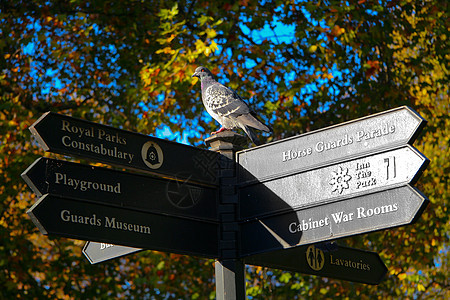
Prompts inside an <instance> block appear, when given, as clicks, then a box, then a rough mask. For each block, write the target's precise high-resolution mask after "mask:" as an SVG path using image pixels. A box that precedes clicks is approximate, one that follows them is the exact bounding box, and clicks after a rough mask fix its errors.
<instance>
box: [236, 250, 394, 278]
mask: <svg viewBox="0 0 450 300" xmlns="http://www.w3.org/2000/svg"><path fill="white" fill-rule="evenodd" d="M332 245H333V244H332ZM322 249H323V248H322V247H319V246H317V245H310V246H303V247H298V248H294V249H288V250H280V251H275V252H269V253H263V254H257V255H252V256H249V257H246V258H245V263H247V264H251V265H257V266H265V267H271V268H276V269H282V270H288V271H293V272H300V273H303V274H310V275H317V276H323V277H330V278H336V279H343V280H349V281H355V282H361V283H367V284H379V283H380V282H381V280H382V279H383V278H384V276H385V275H386V273H387V268H386V266H385V264H384V263H383V261H382V260H381V258H380V256H379V255H378V254H377V253H375V252H369V251H364V250H359V249H353V248H349V247H343V246H336V249H333V250H331V251H326V250H325V251H323V250H322Z"/></svg>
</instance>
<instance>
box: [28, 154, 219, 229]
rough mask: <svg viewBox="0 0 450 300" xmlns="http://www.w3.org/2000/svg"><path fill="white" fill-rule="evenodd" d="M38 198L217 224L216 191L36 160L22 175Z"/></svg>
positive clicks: (173, 182) (81, 166)
mask: <svg viewBox="0 0 450 300" xmlns="http://www.w3.org/2000/svg"><path fill="white" fill-rule="evenodd" d="M22 177H23V178H24V180H25V181H26V182H27V183H28V185H29V186H30V187H31V189H32V190H33V191H34V192H35V193H36V194H37V195H38V196H42V195H44V194H47V193H50V194H53V195H60V196H62V197H67V196H69V195H70V198H76V199H80V200H83V201H92V202H95V203H99V204H100V203H103V204H105V205H110V206H116V207H120V208H126V209H135V210H139V211H143V212H154V213H160V214H166V215H173V216H181V217H188V218H193V219H199V220H212V221H218V215H217V209H216V207H217V191H216V188H212V187H207V186H203V185H199V184H194V183H190V182H189V180H186V181H177V180H170V179H162V178H152V177H148V176H145V175H142V174H136V173H130V172H123V171H117V170H111V169H106V168H100V167H92V166H87V165H82V164H77V163H71V162H67V161H61V160H55V159H50V158H44V157H41V158H38V159H37V160H36V161H35V162H34V163H33V164H32V165H31V166H30V167H28V169H27V170H25V171H24V172H23V174H22Z"/></svg>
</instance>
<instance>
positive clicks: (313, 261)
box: [306, 245, 325, 271]
mask: <svg viewBox="0 0 450 300" xmlns="http://www.w3.org/2000/svg"><path fill="white" fill-rule="evenodd" d="M306 261H307V262H308V265H309V266H310V267H311V269H313V270H314V271H319V270H321V269H322V268H323V265H324V264H325V256H324V254H323V251H322V250H320V249H318V248H316V247H314V245H311V246H309V247H308V249H306Z"/></svg>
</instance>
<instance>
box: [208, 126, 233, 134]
mask: <svg viewBox="0 0 450 300" xmlns="http://www.w3.org/2000/svg"><path fill="white" fill-rule="evenodd" d="M225 130H231V129H228V128H225V127H220V129H219V130H217V131H213V132H211V134H218V133H219V132H222V131H225Z"/></svg>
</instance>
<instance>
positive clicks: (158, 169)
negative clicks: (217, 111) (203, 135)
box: [30, 112, 218, 185]
mask: <svg viewBox="0 0 450 300" xmlns="http://www.w3.org/2000/svg"><path fill="white" fill-rule="evenodd" d="M30 131H31V132H32V134H33V135H34V136H35V137H36V139H37V140H38V142H39V144H40V145H41V146H42V147H43V148H44V150H46V151H51V152H55V153H59V154H64V155H74V156H78V157H82V158H88V159H93V160H96V161H99V162H103V163H108V164H112V165H116V166H120V167H125V168H130V169H136V170H140V171H145V172H148V173H152V174H156V175H165V176H170V177H172V178H175V177H176V178H182V179H184V180H186V179H189V181H191V182H199V183H204V184H207V185H217V182H218V181H217V180H218V178H217V174H216V172H217V159H218V153H216V152H213V151H209V150H204V149H200V148H196V147H192V146H187V145H183V144H180V143H175V142H170V141H166V140H163V139H158V138H154V137H150V136H147V135H143V134H139V133H135V132H131V131H126V130H122V129H117V128H114V127H110V126H106V125H102V124H98V123H94V122H89V121H85V120H81V119H76V118H73V117H69V116H65V115H60V114H56V113H52V112H48V113H45V114H43V115H42V116H41V118H39V119H38V120H37V121H36V122H35V123H34V124H33V125H32V126H31V127H30ZM180 153H182V155H180Z"/></svg>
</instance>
